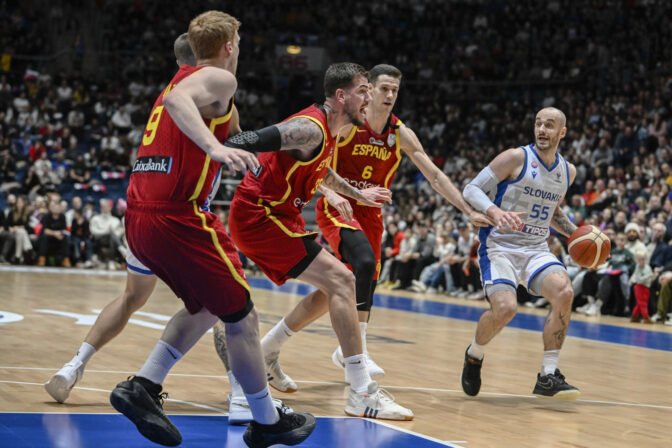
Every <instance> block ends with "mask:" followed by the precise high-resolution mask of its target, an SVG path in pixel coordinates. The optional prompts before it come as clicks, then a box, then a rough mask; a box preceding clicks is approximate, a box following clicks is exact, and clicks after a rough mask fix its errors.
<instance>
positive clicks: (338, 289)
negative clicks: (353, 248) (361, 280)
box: [327, 264, 355, 301]
mask: <svg viewBox="0 0 672 448" xmlns="http://www.w3.org/2000/svg"><path fill="white" fill-rule="evenodd" d="M328 275H329V291H327V294H328V295H330V296H342V297H345V298H347V299H352V300H353V301H354V299H355V274H353V273H352V272H351V271H349V270H348V269H347V268H346V267H345V266H344V265H342V264H341V266H339V268H338V269H333V270H332V272H330V273H329V274H328Z"/></svg>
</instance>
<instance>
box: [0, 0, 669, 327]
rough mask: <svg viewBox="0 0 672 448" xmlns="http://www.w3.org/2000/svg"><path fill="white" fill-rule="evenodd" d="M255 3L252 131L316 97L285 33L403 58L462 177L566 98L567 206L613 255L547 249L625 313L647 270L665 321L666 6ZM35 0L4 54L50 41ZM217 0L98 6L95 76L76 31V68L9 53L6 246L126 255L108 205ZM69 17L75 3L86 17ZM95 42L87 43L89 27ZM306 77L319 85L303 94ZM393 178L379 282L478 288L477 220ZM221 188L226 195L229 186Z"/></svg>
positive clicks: (81, 255) (1, 168)
mask: <svg viewBox="0 0 672 448" xmlns="http://www.w3.org/2000/svg"><path fill="white" fill-rule="evenodd" d="M258 3H259V4H258V5H257V6H255V7H254V8H250V7H246V6H245V5H243V4H242V3H239V4H232V5H230V7H229V5H227V8H229V9H227V11H228V12H230V13H232V14H233V15H235V16H236V17H238V18H239V19H240V20H241V21H242V22H243V26H242V28H241V30H240V34H241V36H242V40H241V44H240V45H241V51H240V61H239V64H238V78H239V90H238V92H237V95H236V104H237V106H238V108H239V111H240V117H241V124H242V127H243V128H244V129H253V128H258V127H261V126H265V125H268V124H270V123H273V122H276V121H278V120H279V119H282V118H284V117H283V116H281V113H282V105H283V104H286V101H285V98H286V97H287V95H288V93H287V91H288V89H292V92H294V93H293V94H294V95H296V96H307V97H310V96H311V94H312V96H313V98H314V100H319V98H316V97H315V95H316V94H315V91H319V89H316V88H315V87H314V85H319V81H315V79H317V78H319V77H320V75H318V74H315V75H314V76H313V78H315V79H313V80H312V81H311V76H310V75H302V76H304V77H303V78H296V77H295V75H292V74H291V73H287V71H286V70H284V69H283V70H281V69H276V67H274V64H275V62H274V61H275V46H276V45H277V44H282V45H288V44H295V45H304V46H318V47H323V48H325V50H326V52H327V54H328V55H329V58H330V59H331V60H353V61H356V62H360V63H362V64H363V65H367V66H369V65H372V64H374V63H379V62H388V63H392V64H395V65H397V66H399V67H400V68H401V69H402V71H403V73H404V79H403V82H402V89H401V92H400V96H399V100H398V107H397V109H396V110H397V113H398V115H399V116H400V117H401V118H402V120H404V122H405V123H406V124H407V125H409V126H410V127H411V128H413V129H414V130H415V131H416V133H417V134H418V135H419V137H420V139H421V141H422V142H423V144H424V146H425V149H426V150H427V152H428V153H429V154H430V155H431V157H432V160H433V161H434V162H435V163H436V164H437V165H438V166H440V167H442V168H443V170H444V172H445V173H446V174H448V175H449V176H450V177H451V179H452V180H453V182H454V183H455V184H456V185H457V186H458V187H459V188H462V187H464V185H465V184H466V183H467V182H468V181H469V180H471V179H472V178H473V177H474V175H475V174H476V173H477V172H478V171H479V170H480V169H481V168H482V167H483V165H484V163H486V162H487V161H489V160H491V159H492V158H493V157H494V156H495V155H496V154H497V153H499V152H501V151H502V150H504V149H506V148H508V147H513V146H518V145H522V144H527V143H529V142H530V141H531V139H532V126H533V120H534V116H535V113H536V111H537V110H538V109H539V108H541V107H544V106H555V107H558V108H560V109H562V110H563V111H564V112H565V113H566V115H567V117H568V122H567V128H568V133H567V136H566V137H565V139H564V140H563V141H562V143H561V145H560V151H561V153H562V154H563V155H564V156H565V157H566V158H567V159H568V160H569V161H570V162H572V163H573V164H575V165H576V167H577V176H576V180H575V182H574V184H573V185H572V187H571V188H570V190H569V191H568V193H567V196H566V200H565V203H564V204H563V207H564V209H565V211H566V212H567V213H568V215H569V216H570V217H571V218H572V219H573V220H574V222H575V223H576V224H592V225H596V226H598V227H600V228H601V229H603V231H604V232H605V233H607V234H608V235H609V236H610V238H612V241H613V247H614V255H618V257H616V256H614V257H612V259H611V260H610V261H609V265H608V266H605V267H603V269H601V270H600V271H598V272H586V271H584V270H581V269H579V268H578V267H577V266H575V265H572V262H571V260H570V259H569V257H567V256H566V253H565V250H564V238H557V237H555V236H552V238H551V239H550V240H549V244H550V245H551V247H552V248H553V250H554V252H555V253H557V255H558V257H559V258H561V259H562V260H563V261H565V262H566V264H567V265H568V268H569V270H570V273H571V274H572V276H573V278H574V283H575V290H576V292H577V300H576V304H577V307H578V308H579V309H581V310H582V311H584V312H586V313H587V314H589V315H591V314H592V315H594V314H597V313H598V312H602V313H611V314H616V315H624V314H625V313H626V312H628V310H629V309H632V308H634V297H635V295H637V294H636V293H632V294H631V291H634V290H635V289H636V290H637V291H640V292H641V288H639V287H636V285H643V286H646V287H648V288H650V299H649V307H648V308H649V310H648V311H650V312H651V318H652V319H653V320H666V319H667V316H666V314H667V312H668V311H669V309H668V307H669V302H670V298H671V297H672V290H671V289H670V286H668V284H669V283H668V282H669V279H668V276H667V275H666V274H665V273H666V272H668V271H672V269H671V268H672V249H670V246H669V245H668V242H669V241H670V239H671V238H672V200H671V198H670V185H672V169H671V168H670V167H671V166H672V146H671V145H670V143H669V141H670V137H672V78H671V77H670V60H671V57H670V56H671V55H670V51H671V50H670V49H671V48H672V33H670V30H669V26H668V24H669V20H670V17H672V4H670V3H669V2H664V1H637V2H635V1H608V0H592V1H585V2H569V1H567V0H552V1H549V2H546V3H544V4H543V5H542V6H539V4H538V3H537V2H533V1H507V0H500V1H488V2H478V1H477V2H460V1H449V2H443V1H437V0H427V1H417V2H410V3H409V2H402V1H400V0H399V1H396V0H395V1H374V2H362V1H358V0H346V1H345V2H342V3H341V4H339V10H338V11H333V10H332V9H327V8H321V7H314V8H312V7H311V8H305V4H304V2H298V1H291V0H280V1H271V0H264V1H261V2H258ZM39 6H40V2H39V1H37V2H35V3H32V7H31V4H30V3H29V4H25V5H21V6H12V5H11V4H7V3H5V4H2V5H1V6H0V17H2V18H3V19H4V20H5V22H6V23H8V24H9V26H7V27H5V28H3V31H2V32H0V42H3V44H7V45H5V48H7V50H6V52H7V54H9V55H13V56H17V55H23V56H26V55H28V56H33V55H39V54H46V53H51V52H53V51H55V50H57V49H55V48H52V47H51V46H50V44H51V40H50V39H48V37H49V34H48V32H49V30H50V29H51V28H50V26H49V24H48V21H49V20H52V19H53V17H51V16H45V15H41V14H39ZM216 7H218V5H216V4H214V3H212V2H210V1H195V2H188V3H181V4H175V5H173V7H172V8H171V11H170V13H169V14H167V13H166V12H165V8H164V4H163V2H159V1H158V0H146V1H131V0H119V1H116V2H101V3H99V4H97V5H94V6H93V8H94V10H93V13H94V14H98V15H99V16H100V17H101V26H100V30H99V36H98V38H99V40H102V41H104V42H105V46H104V49H101V50H100V51H101V52H102V51H103V50H104V53H101V54H103V55H104V58H107V59H108V60H109V64H103V65H101V67H100V70H98V71H96V72H95V73H90V72H89V73H86V74H83V72H82V67H84V66H85V65H83V64H82V61H83V60H86V58H87V57H89V56H90V53H91V52H95V51H97V50H96V49H95V48H91V47H90V46H89V47H86V46H84V45H83V44H81V45H80V46H79V47H77V49H76V50H77V51H76V52H75V56H76V58H79V59H78V60H77V61H74V60H73V65H72V68H71V69H62V70H60V69H59V70H54V69H53V68H51V67H50V66H49V59H48V58H47V59H44V60H40V59H39V58H38V59H31V58H25V57H24V58H23V59H21V58H14V59H12V60H11V64H10V65H9V67H5V65H3V64H4V61H5V60H4V59H3V60H2V61H0V65H2V67H3V72H2V73H1V74H0V207H1V208H3V209H4V213H1V214H0V215H2V219H3V222H2V223H1V227H2V259H0V261H8V262H14V263H26V262H29V263H35V264H59V265H68V264H70V263H71V264H75V265H80V266H86V267H88V266H91V265H94V264H95V263H98V264H99V265H104V266H107V267H112V268H115V267H117V263H119V262H122V261H123V253H122V252H123V250H124V248H125V245H124V241H123V227H122V226H121V224H120V223H119V222H118V221H119V220H120V219H121V218H122V217H123V204H121V205H119V206H116V205H115V207H113V210H110V209H111V208H112V207H111V206H110V201H108V200H107V198H110V199H111V202H112V203H114V204H120V203H119V202H118V201H117V199H119V198H123V197H124V193H125V187H126V185H127V182H128V172H129V168H130V166H131V162H132V161H133V159H134V153H135V151H137V148H138V145H139V142H140V140H141V138H142V135H143V132H144V125H145V122H146V120H147V117H148V115H149V111H150V109H151V107H152V104H153V102H154V100H155V98H156V96H157V94H158V93H159V92H160V91H161V90H162V88H163V87H164V86H165V83H166V82H167V81H168V80H169V79H170V77H171V76H172V74H173V73H174V71H175V70H176V66H175V61H174V57H173V55H172V42H173V40H174V39H175V37H176V36H178V35H179V34H181V33H182V32H184V31H185V30H186V28H187V25H188V22H189V19H190V18H191V17H193V16H194V15H195V14H196V13H198V12H201V11H203V10H204V9H210V8H216ZM54 11H57V12H58V11H59V10H58V8H56V9H55V10H54ZM60 11H61V13H62V12H63V10H62V9H61V10H60ZM89 12H90V11H89ZM76 14H77V11H76V10H72V9H70V10H68V14H65V15H66V16H68V17H69V15H73V17H74V18H72V20H75V21H77V20H79V21H80V22H85V20H84V19H85V18H83V17H80V18H79V19H77V17H76ZM52 15H53V14H52ZM62 20H65V19H62ZM68 20H70V19H68ZM540 23H556V24H558V25H559V26H538V24H540ZM643 30H646V33H644V32H643ZM45 32H47V33H46V34H45ZM18 36H20V38H18ZM89 38H90V36H86V35H82V36H80V37H79V38H78V39H79V41H80V42H96V40H95V39H93V38H91V39H89ZM40 39H41V40H40ZM87 39H89V40H87ZM40 42H41V43H40ZM87 51H88V52H89V53H87ZM3 58H4V56H3ZM98 60H100V56H99V59H98ZM75 62H77V63H75ZM293 76H294V78H293ZM295 79H302V80H305V83H306V86H301V85H298V86H297V84H296V82H295ZM311 82H312V84H313V87H312V90H311V87H310V84H311ZM304 87H305V88H307V89H308V90H309V93H308V94H306V92H299V91H300V90H301V89H302V88H304ZM289 95H290V96H291V95H292V93H290V94H289ZM393 190H394V199H395V202H394V204H393V206H391V207H389V208H387V209H386V210H385V221H386V228H387V234H386V244H385V249H384V251H385V253H384V257H385V263H384V266H383V270H382V272H381V282H380V283H381V284H386V283H385V282H386V281H388V282H393V284H394V285H395V287H398V288H404V289H411V288H412V289H415V290H418V291H430V292H438V291H440V290H443V291H447V292H450V293H451V294H453V295H457V296H463V297H465V298H472V299H476V298H482V297H483V293H482V290H481V287H480V282H479V273H478V264H477V257H476V247H477V244H478V238H477V236H476V232H477V230H476V229H472V228H471V227H470V225H469V224H468V223H465V222H464V221H462V220H461V217H460V216H459V214H458V213H456V212H455V210H454V209H453V207H451V206H450V205H449V204H447V202H446V201H445V200H443V199H442V198H441V197H439V196H437V195H436V194H435V193H434V192H433V191H432V190H431V188H430V186H429V184H428V183H427V182H426V180H425V179H424V178H423V177H422V175H421V174H420V173H419V172H418V170H417V169H416V168H415V167H414V166H413V164H412V163H410V162H409V161H408V160H404V161H403V162H402V164H401V165H400V167H399V172H398V174H397V177H396V181H395V183H394V185H393ZM221 191H222V193H221V194H222V195H223V196H222V197H221V199H229V198H230V197H231V194H232V192H233V188H222V189H221ZM101 199H105V200H104V201H102V202H100V200H101ZM64 223H65V225H64ZM626 226H630V228H631V230H632V229H633V226H636V228H637V231H636V233H637V236H636V239H637V240H639V241H640V243H641V246H644V249H645V250H646V257H647V263H645V264H648V265H649V267H650V268H652V272H651V273H650V274H647V275H648V277H650V280H651V282H648V281H647V280H646V279H645V278H644V277H645V276H644V274H642V272H643V270H641V269H640V270H641V271H642V272H639V271H637V266H639V264H637V263H636V259H637V258H638V257H639V258H641V255H642V254H641V250H642V247H637V248H635V247H634V246H633V247H630V248H628V244H630V243H632V242H633V241H634V240H633V239H631V238H635V236H634V232H633V231H630V232H628V231H627V230H628V229H627V228H626ZM621 243H624V244H623V248H622V249H621ZM617 258H618V260H617ZM642 269H643V268H642ZM636 271H637V272H638V277H637V278H636V279H634V280H633V281H632V282H631V281H630V277H631V276H632V275H633V274H635V272H636ZM670 277H672V274H670ZM635 280H636V281H635ZM397 282H398V283H397ZM646 283H649V284H648V285H646ZM387 284H388V285H389V283H387ZM631 285H632V287H630V286H631ZM522 296H523V299H521V300H525V299H530V298H529V297H525V296H524V294H522ZM658 297H660V300H658ZM584 302H585V305H584ZM529 303H530V305H531V306H543V305H544V304H543V300H541V301H538V300H533V299H530V302H529ZM636 311H637V313H641V315H642V317H643V318H644V319H645V320H646V317H647V316H648V315H646V316H645V314H644V313H642V312H641V309H640V308H638V309H637V310H636Z"/></svg>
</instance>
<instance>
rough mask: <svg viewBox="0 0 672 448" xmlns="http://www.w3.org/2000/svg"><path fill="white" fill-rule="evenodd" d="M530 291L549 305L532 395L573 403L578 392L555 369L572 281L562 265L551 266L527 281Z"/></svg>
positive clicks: (569, 311)
mask: <svg viewBox="0 0 672 448" xmlns="http://www.w3.org/2000/svg"><path fill="white" fill-rule="evenodd" d="M531 264H532V263H531ZM529 289H530V291H531V292H532V293H534V294H538V293H539V292H541V295H542V296H543V297H546V298H547V299H548V301H549V302H550V304H551V310H550V312H549V314H548V318H547V319H546V323H545V324H544V331H543V340H544V360H543V363H542V367H541V372H540V373H539V374H538V375H537V383H536V385H535V387H534V392H533V393H534V394H535V395H537V396H540V397H545V398H556V399H560V400H576V399H577V398H579V396H580V392H579V390H578V389H577V388H576V387H574V386H572V385H570V384H567V382H566V381H565V377H564V375H562V373H560V370H559V369H558V358H559V356H560V349H561V348H562V344H563V342H564V341H565V335H566V334H567V329H568V328H569V320H570V318H571V314H572V301H573V300H574V289H573V288H572V281H571V279H570V278H569V275H568V274H567V271H566V270H565V267H564V266H562V265H560V264H552V265H549V266H547V267H546V268H544V269H543V270H541V271H540V272H539V273H538V274H536V275H535V276H534V277H533V278H531V279H530V281H529Z"/></svg>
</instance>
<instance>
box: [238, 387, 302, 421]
mask: <svg viewBox="0 0 672 448" xmlns="http://www.w3.org/2000/svg"><path fill="white" fill-rule="evenodd" d="M226 399H227V400H228V402H229V425H244V424H246V423H250V422H251V421H252V411H251V410H250V405H249V404H247V399H246V398H245V396H241V397H234V396H232V395H231V394H229V396H228V397H226ZM273 404H274V405H275V407H276V408H282V409H285V410H286V412H292V408H290V407H289V406H285V404H284V403H283V402H282V400H278V399H277V398H274V399H273Z"/></svg>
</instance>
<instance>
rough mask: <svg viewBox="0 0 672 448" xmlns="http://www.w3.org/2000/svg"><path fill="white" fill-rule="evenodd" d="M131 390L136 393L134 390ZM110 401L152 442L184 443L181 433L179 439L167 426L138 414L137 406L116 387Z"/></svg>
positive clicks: (175, 444)
mask: <svg viewBox="0 0 672 448" xmlns="http://www.w3.org/2000/svg"><path fill="white" fill-rule="evenodd" d="M126 390H128V389H126ZM129 392H131V393H134V391H129ZM135 395H137V394H135ZM110 403H111V404H112V406H113V407H114V409H116V410H117V411H119V412H120V413H122V414H124V415H125V416H126V418H128V419H129V420H130V421H131V422H133V424H134V425H135V427H136V428H137V429H138V432H140V434H142V435H143V436H144V437H146V438H147V439H149V440H151V441H152V442H154V443H158V444H160V445H165V446H177V445H179V444H180V443H182V436H181V435H180V437H179V439H177V438H175V437H174V436H173V435H171V434H169V433H168V432H167V431H166V430H165V428H163V427H162V426H161V424H159V423H156V422H149V421H147V420H146V419H143V418H142V417H140V416H139V415H138V414H136V412H135V408H134V407H133V406H132V405H131V404H130V403H129V402H128V400H126V398H125V397H124V396H122V395H121V394H120V393H119V392H117V390H116V389H115V390H113V391H112V393H111V394H110ZM150 415H151V414H150Z"/></svg>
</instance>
